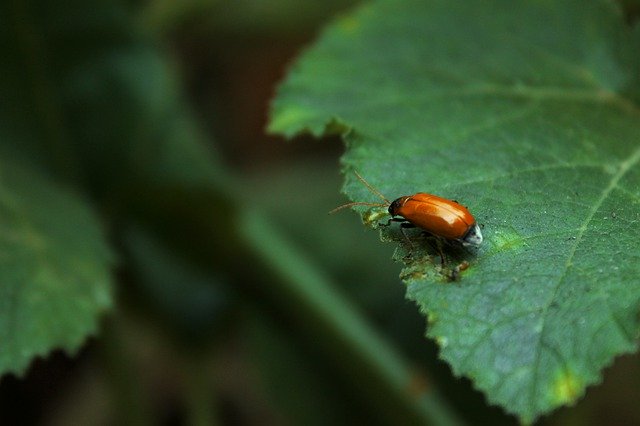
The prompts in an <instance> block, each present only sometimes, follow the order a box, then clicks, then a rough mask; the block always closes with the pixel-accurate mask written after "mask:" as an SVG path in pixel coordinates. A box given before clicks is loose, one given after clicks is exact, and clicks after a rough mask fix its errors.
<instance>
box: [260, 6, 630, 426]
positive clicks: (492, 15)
mask: <svg viewBox="0 0 640 426" xmlns="http://www.w3.org/2000/svg"><path fill="white" fill-rule="evenodd" d="M638 51H640V29H639V28H638V27H636V28H635V29H629V28H628V27H627V26H626V24H625V23H624V21H623V19H622V17H621V14H620V13H619V11H618V10H617V9H616V7H615V4H614V3H612V2H604V1H597V0H591V1H584V0H580V1H578V0H565V1H524V0H520V1H515V2H514V1H498V0H494V1H464V2H463V1H430V2H422V1H418V0H415V1H405V2H402V3H399V2H394V1H378V2H373V3H371V4H369V5H366V6H364V7H362V8H361V9H359V10H358V11H357V12H356V13H353V14H351V15H346V16H344V17H342V18H340V19H338V20H337V21H336V22H334V23H333V24H332V25H331V26H330V27H329V28H327V29H326V31H325V32H324V33H323V35H322V37H321V38H320V39H319V41H318V42H317V43H316V44H315V45H314V46H313V48H312V49H310V50H309V51H307V52H306V53H305V54H304V55H303V56H302V57H301V58H300V60H299V61H298V62H297V63H296V64H295V65H294V66H293V67H292V69H291V71H290V73H289V76H288V78H287V80H286V81H285V82H284V83H283V85H282V86H281V87H280V89H279V93H278V96H277V98H276V100H275V102H274V105H273V111H272V118H271V123H270V130H271V131H272V132H277V133H282V134H284V135H287V136H292V135H295V134H298V133H302V132H310V133H312V134H315V135H321V134H326V133H333V132H336V131H337V132H341V133H342V134H343V136H344V139H345V141H346V143H347V148H348V149H347V152H346V154H345V155H344V157H343V164H344V165H345V168H346V170H347V171H350V170H357V171H358V172H360V173H361V174H362V175H363V176H364V177H365V178H366V179H367V180H368V181H369V182H370V183H371V184H372V185H373V186H374V187H376V188H378V189H379V190H380V191H381V192H382V193H383V194H386V196H387V197H388V198H391V199H393V198H394V197H397V196H400V195H408V194H413V193H415V192H418V191H427V192H431V193H435V194H438V195H441V196H445V197H447V198H450V199H455V200H459V201H460V202H462V203H464V204H465V205H466V206H468V207H469V209H470V210H471V211H472V212H473V213H474V215H475V217H476V219H477V220H478V222H479V223H480V224H482V225H483V226H484V228H483V233H484V236H485V243H484V244H483V246H482V247H481V248H480V249H479V250H478V251H477V252H474V253H472V252H468V251H467V252H465V251H460V250H457V249H454V248H451V247H449V248H447V252H448V253H447V254H448V257H449V262H450V264H449V265H448V266H446V267H445V268H440V266H439V259H437V257H436V256H434V250H433V249H432V248H430V245H429V244H428V242H427V241H424V239H423V238H421V237H420V233H419V232H418V233H414V234H411V237H412V238H415V239H416V241H418V245H419V248H417V249H413V250H411V249H410V250H409V251H410V252H409V255H410V256H411V257H410V258H407V257H404V260H405V261H406V262H407V266H406V268H405V270H404V271H403V272H402V277H403V278H404V281H405V282H406V283H407V286H408V297H409V298H410V299H412V300H415V301H416V302H417V303H418V305H419V306H420V309H421V311H422V312H424V314H425V315H426V316H427V317H428V319H429V326H428V332H427V334H428V336H430V337H431V338H433V339H435V340H436V341H437V342H438V344H439V345H440V348H441V357H442V358H443V359H445V360H446V361H448V362H449V363H450V364H451V366H452V368H453V371H454V372H455V374H457V375H465V376H467V377H469V378H471V379H472V380H473V382H474V384H475V386H476V387H478V388H479V389H481V390H483V391H484V392H485V393H486V395H487V397H488V399H489V401H490V402H492V403H495V404H499V405H501V406H502V407H503V408H504V409H505V410H507V411H509V412H511V413H514V414H516V415H518V416H519V417H520V418H521V420H523V421H525V422H530V421H533V420H534V419H535V418H537V417H538V416H540V415H541V414H543V413H546V412H549V411H550V410H552V409H553V408H555V407H557V406H560V405H563V404H571V403H573V402H574V401H575V400H576V399H577V398H579V397H580V396H581V395H582V394H583V392H584V389H585V387H586V386H587V385H589V384H592V383H596V382H598V381H599V380H600V370H601V369H602V368H603V367H605V366H606V365H608V364H610V363H611V362H612V360H613V358H614V357H615V356H616V355H618V354H621V353H626V352H630V351H634V350H635V349H636V338H637V336H638V332H639V324H638V304H639V302H640V279H638V276H640V253H638V251H637V241H638V240H639V238H640V231H638V227H637V224H638V223H639V222H640V191H639V190H638V188H639V187H640V145H639V139H638V135H639V134H640V107H639V106H638V102H639V101H640V83H639V82H640V65H639V64H640V56H639V55H638V54H637V52H638ZM344 189H345V192H346V194H347V195H348V196H349V198H351V199H352V200H354V201H367V202H378V201H379V199H378V198H377V196H376V195H374V194H372V193H371V192H370V191H368V190H367V188H365V187H364V186H363V185H362V184H361V183H360V182H358V181H357V180H356V179H355V178H354V177H353V174H352V173H347V182H346V184H345V187H344ZM384 237H385V238H395V239H398V240H402V238H401V234H399V232H397V231H396V230H395V229H393V230H391V231H388V232H385V233H384ZM404 245H405V246H407V244H406V243H405V244H404ZM414 245H415V243H414ZM405 249H406V247H405ZM403 250H404V249H403ZM403 250H401V251H400V252H399V257H400V258H402V257H403V255H406V254H407V252H406V250H405V251H403ZM463 258H465V259H467V260H468V261H470V263H471V266H470V267H469V269H468V270H466V271H464V272H463V273H462V275H461V279H460V281H459V282H454V283H451V282H449V280H448V279H447V277H446V275H447V274H448V271H449V270H450V269H451V268H453V266H454V265H455V262H457V261H459V260H460V259H463ZM454 261H455V262H454Z"/></svg>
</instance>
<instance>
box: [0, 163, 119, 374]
mask: <svg viewBox="0 0 640 426" xmlns="http://www.w3.org/2000/svg"><path fill="white" fill-rule="evenodd" d="M0 182H2V184H1V185H2V186H1V189H0V206H1V207H0V229H1V232H0V235H2V237H1V238H0V252H1V253H2V256H1V257H0V259H1V260H0V276H2V286H1V287H0V304H1V308H0V341H2V345H1V347H2V349H1V350H0V374H6V373H8V372H11V373H18V374H22V373H23V372H24V370H25V369H26V367H27V366H28V365H29V363H30V361H31V360H32V359H33V358H34V357H36V356H43V355H46V354H47V353H48V352H49V351H50V350H51V349H52V348H63V349H65V350H66V351H67V352H69V353H75V352H76V351H77V350H78V348H79V346H80V345H81V344H82V343H83V342H84V340H85V339H86V337H87V335H89V334H93V333H95V332H96V329H97V324H98V317H99V316H100V315H101V314H102V313H104V311H105V310H107V309H108V308H109V307H111V304H112V300H111V293H112V288H111V277H110V272H111V271H110V269H111V268H112V266H113V264H114V262H113V260H114V259H113V254H112V253H111V252H110V250H109V249H108V247H107V245H106V242H105V239H104V235H103V232H102V229H101V227H100V224H99V222H98V220H97V218H96V217H95V215H94V213H93V212H92V211H90V209H89V208H88V207H87V206H86V203H85V202H84V200H82V199H80V198H79V197H78V196H77V194H73V193H71V192H70V191H68V190H66V189H64V188H61V187H59V186H56V185H53V184H52V183H51V182H49V181H47V180H46V179H44V178H43V177H42V176H40V175H39V174H38V173H37V172H36V171H34V170H32V169H31V168H29V167H25V166H20V165H18V164H10V163H8V162H5V161H2V166H1V167H0Z"/></svg>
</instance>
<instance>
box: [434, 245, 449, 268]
mask: <svg viewBox="0 0 640 426" xmlns="http://www.w3.org/2000/svg"><path fill="white" fill-rule="evenodd" d="M436 249H437V250H438V254H439V255H440V266H441V267H442V268H444V267H445V266H446V264H447V256H446V255H445V254H444V250H443V249H442V239H440V238H436Z"/></svg>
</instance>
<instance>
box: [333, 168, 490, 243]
mask: <svg viewBox="0 0 640 426" xmlns="http://www.w3.org/2000/svg"><path fill="white" fill-rule="evenodd" d="M354 173H355V175H356V176H357V178H358V179H359V180H360V181H361V182H362V183H363V184H364V185H365V186H366V187H367V188H368V189H369V190H370V191H371V192H372V193H374V194H376V195H377V196H378V197H380V198H381V199H382V200H383V201H384V203H366V202H354V203H347V204H344V205H342V206H339V207H337V208H335V209H333V210H332V211H331V212H330V213H334V212H336V211H338V210H342V209H344V208H347V207H352V206H378V207H388V208H387V210H388V212H389V215H390V216H391V219H389V220H388V221H387V225H389V224H390V222H400V224H401V226H402V227H403V228H409V227H417V228H421V229H423V230H425V231H427V232H428V233H430V234H432V235H434V236H436V237H440V238H443V239H445V240H447V241H453V242H458V243H460V244H462V246H464V247H470V248H475V247H478V246H480V244H482V240H483V237H482V232H481V231H480V227H479V226H478V224H477V222H476V219H475V218H474V217H473V215H472V214H471V213H470V212H469V210H467V208H466V207H464V206H463V205H461V204H459V203H458V202H457V201H453V200H449V199H447V198H442V197H438V196H437V195H433V194H427V193H424V192H418V193H416V194H414V195H405V196H402V197H399V198H396V199H395V200H394V201H389V200H387V198H386V197H385V196H384V195H382V194H381V193H380V192H379V191H378V190H377V189H375V188H374V187H372V186H371V185H370V184H369V183H368V182H367V181H366V180H365V179H364V178H363V177H362V176H360V174H359V173H358V172H356V171H355V170H354Z"/></svg>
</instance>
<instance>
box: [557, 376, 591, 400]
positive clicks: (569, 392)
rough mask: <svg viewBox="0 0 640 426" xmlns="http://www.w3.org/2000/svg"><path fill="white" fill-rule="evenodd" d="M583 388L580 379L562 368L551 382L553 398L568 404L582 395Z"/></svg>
mask: <svg viewBox="0 0 640 426" xmlns="http://www.w3.org/2000/svg"><path fill="white" fill-rule="evenodd" d="M583 389H584V384H583V382H582V379H580V378H579V377H578V376H576V375H575V374H574V373H573V372H571V371H568V370H564V371H562V372H561V373H560V374H559V375H558V377H557V378H556V380H555V381H554V383H553V398H554V400H556V401H557V402H558V403H561V404H569V403H572V402H574V401H575V400H576V399H577V398H578V397H579V396H580V395H582V391H583Z"/></svg>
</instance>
